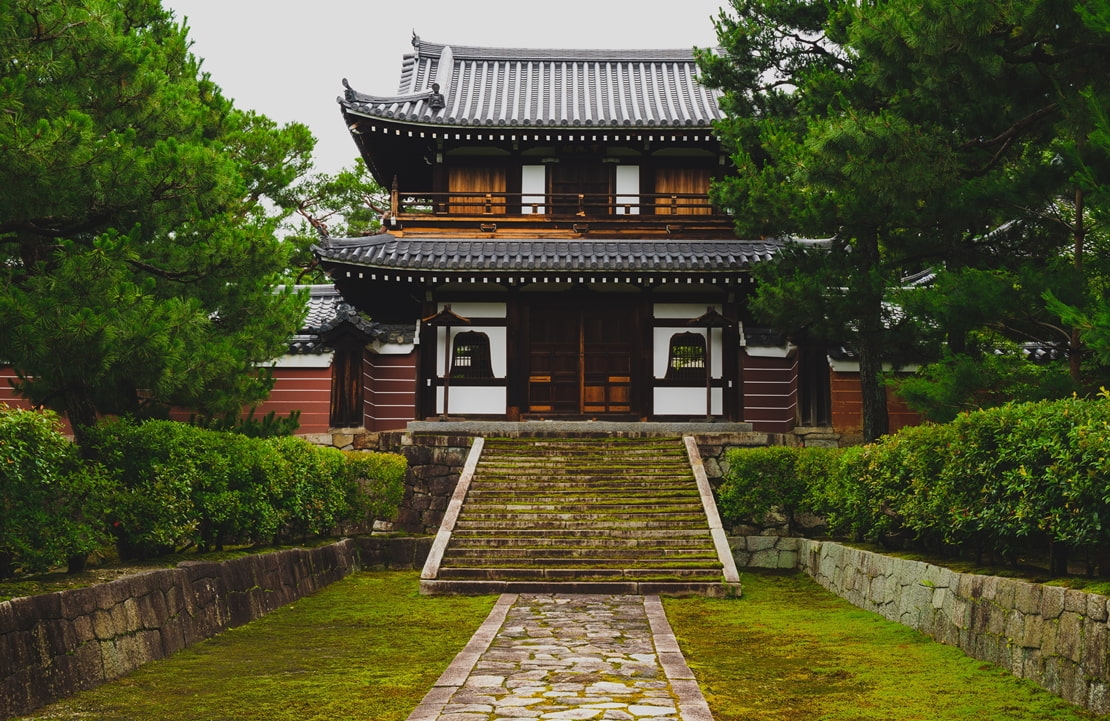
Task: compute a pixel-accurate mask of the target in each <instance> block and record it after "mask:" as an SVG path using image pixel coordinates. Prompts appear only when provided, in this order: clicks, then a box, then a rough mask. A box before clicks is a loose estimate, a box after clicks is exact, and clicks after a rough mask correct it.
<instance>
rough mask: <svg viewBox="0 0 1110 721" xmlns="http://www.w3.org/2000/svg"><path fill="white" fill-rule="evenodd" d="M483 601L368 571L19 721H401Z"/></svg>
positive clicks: (470, 628)
mask: <svg viewBox="0 0 1110 721" xmlns="http://www.w3.org/2000/svg"><path fill="white" fill-rule="evenodd" d="M495 600H496V597H494V596H476V597H466V596H435V597H430V596H421V595H420V593H419V573H418V572H415V571H413V572H408V571H406V572H398V571H376V572H375V571H367V572H362V573H357V574H353V575H351V576H349V577H347V578H346V579H343V580H341V581H338V582H336V583H334V584H332V585H330V586H328V587H327V588H325V589H323V590H322V591H320V592H318V593H316V594H314V595H312V596H309V597H306V598H303V599H301V600H299V601H297V602H295V603H292V604H290V605H288V606H284V607H282V608H280V609H277V610H276V611H274V612H272V613H270V614H269V615H267V616H265V617H263V618H262V619H260V620H258V621H254V622H253V623H250V624H247V625H246V626H241V627H239V628H236V629H232V630H230V631H226V632H224V633H221V634H220V635H218V636H216V637H214V638H212V639H209V640H207V641H204V642H202V643H199V644H196V645H195V646H192V647H190V648H187V649H185V650H183V651H180V652H179V653H177V654H175V655H174V656H173V657H172V658H169V659H166V660H163V661H158V662H155V663H151V664H148V665H146V666H144V667H142V668H140V669H138V670H137V671H135V672H133V673H131V674H130V675H128V676H126V677H124V678H122V679H120V680H118V681H114V682H112V683H109V684H105V685H104V686H101V687H99V688H97V689H93V690H91V691H86V692H84V693H80V694H77V695H75V696H72V697H70V698H67V699H64V700H62V701H59V702H57V703H55V704H52V705H50V706H46V707H43V708H41V709H39V710H38V711H37V712H36V713H34V714H32V715H31V716H27V717H25V718H27V719H97V721H136V720H137V719H150V720H157V721H197V720H198V719H201V720H203V721H347V720H351V721H353V720H355V719H358V720H360V721H364V720H366V719H374V720H375V721H393V720H394V719H395V720H397V721H403V719H405V718H406V717H407V716H408V714H409V713H411V712H412V710H413V709H414V708H415V707H416V705H417V704H419V703H420V700H421V699H422V698H424V695H425V694H426V693H427V692H428V690H429V689H430V688H431V687H432V684H433V683H435V680H436V679H437V678H439V675H440V674H441V673H442V672H443V670H444V669H445V668H447V665H448V664H449V663H450V662H451V660H452V659H453V658H454V657H455V655H456V654H457V653H458V652H459V651H461V650H462V648H463V647H464V646H465V645H466V642H467V641H468V640H470V637H471V636H472V635H473V633H474V631H475V630H477V628H478V626H479V625H481V623H482V621H483V620H484V619H485V617H486V616H487V615H488V614H489V611H490V609H491V608H492V607H493V603H494V601H495Z"/></svg>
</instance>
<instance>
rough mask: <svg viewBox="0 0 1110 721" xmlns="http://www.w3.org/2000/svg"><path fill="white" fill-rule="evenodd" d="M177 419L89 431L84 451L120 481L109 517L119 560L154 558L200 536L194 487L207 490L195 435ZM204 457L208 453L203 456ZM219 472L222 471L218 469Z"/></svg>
mask: <svg viewBox="0 0 1110 721" xmlns="http://www.w3.org/2000/svg"><path fill="white" fill-rule="evenodd" d="M200 430H201V429H197V428H193V427H191V426H188V425H186V424H184V423H175V422H173V421H159V420H151V421H146V422H144V423H139V422H136V421H133V420H129V419H122V418H121V419H113V420H108V421H104V422H102V423H99V424H98V425H96V426H95V427H93V428H90V429H88V430H87V436H88V438H87V440H86V443H85V452H86V453H87V454H90V455H91V457H92V458H94V459H96V460H97V461H98V462H99V463H100V464H101V465H103V466H104V468H106V469H107V472H108V474H109V476H110V477H111V479H112V480H113V481H114V482H115V484H116V489H117V490H116V492H115V493H114V494H113V496H112V497H111V498H110V499H109V500H108V513H107V516H108V517H107V520H108V523H109V524H110V530H111V532H112V534H113V535H114V536H115V538H116V547H117V548H118V550H119V555H120V558H122V559H132V558H152V557H156V556H160V555H164V554H166V553H171V552H173V551H175V550H177V549H179V548H183V547H186V546H188V545H190V544H192V543H195V542H196V540H197V535H198V531H199V528H200V519H199V514H198V512H197V508H196V504H195V501H194V493H193V492H194V486H199V487H201V488H203V481H202V480H201V477H202V473H203V471H202V468H201V467H200V465H201V463H204V462H205V461H206V460H207V459H204V460H201V461H200V463H198V456H197V455H196V448H195V446H196V444H195V442H194V441H195V439H196V436H195V435H194V434H195V433H196V432H199V431H200ZM202 455H203V454H202ZM217 472H218V471H217Z"/></svg>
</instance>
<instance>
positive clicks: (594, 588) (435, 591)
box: [420, 577, 740, 598]
mask: <svg viewBox="0 0 1110 721" xmlns="http://www.w3.org/2000/svg"><path fill="white" fill-rule="evenodd" d="M420 593H421V594H424V595H429V596H432V595H450V594H459V595H471V596H474V595H489V594H501V593H578V594H608V595H632V596H645V595H655V594H658V595H666V596H707V597H710V598H731V597H736V596H739V595H740V584H738V583H726V582H724V581H720V580H718V581H669V580H650V579H649V580H634V579H621V580H617V579H613V580H576V579H574V578H562V577H554V578H551V579H535V580H516V579H492V578H490V579H455V578H452V579H422V580H421V581H420Z"/></svg>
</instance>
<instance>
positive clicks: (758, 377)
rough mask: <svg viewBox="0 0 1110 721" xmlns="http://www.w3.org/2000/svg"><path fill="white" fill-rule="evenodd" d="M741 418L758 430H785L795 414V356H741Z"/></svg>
mask: <svg viewBox="0 0 1110 721" xmlns="http://www.w3.org/2000/svg"><path fill="white" fill-rule="evenodd" d="M743 362H744V371H743V376H744V420H745V421H746V422H748V423H751V424H752V430H753V431H756V432H757V433H788V432H790V431H791V430H793V429H794V426H795V425H796V422H797V416H798V362H797V359H796V358H795V357H790V358H765V357H762V356H749V355H747V354H745V355H744V358H743Z"/></svg>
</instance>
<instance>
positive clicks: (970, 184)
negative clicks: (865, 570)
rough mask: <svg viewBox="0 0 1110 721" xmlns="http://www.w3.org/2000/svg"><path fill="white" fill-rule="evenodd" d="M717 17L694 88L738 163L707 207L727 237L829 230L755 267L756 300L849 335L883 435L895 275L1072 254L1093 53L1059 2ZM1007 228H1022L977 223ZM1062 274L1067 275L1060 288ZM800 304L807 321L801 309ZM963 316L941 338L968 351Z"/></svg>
mask: <svg viewBox="0 0 1110 721" xmlns="http://www.w3.org/2000/svg"><path fill="white" fill-rule="evenodd" d="M731 10H732V13H733V14H729V13H728V12H722V14H721V15H720V17H719V19H718V21H717V30H718V36H719V38H720V41H721V46H722V48H723V52H722V53H720V54H717V53H710V52H703V53H701V55H700V60H701V67H702V71H703V74H704V78H705V81H706V82H707V83H708V84H710V85H713V86H716V87H719V88H721V89H722V90H724V92H725V100H724V105H725V109H726V111H727V112H728V113H729V117H728V119H727V120H726V121H725V122H723V123H721V124H720V126H719V128H718V130H719V132H720V134H721V136H722V137H723V138H724V139H725V141H726V142H727V143H729V144H731V146H732V148H733V151H734V153H733V157H734V161H735V164H736V168H737V173H736V174H735V175H734V176H732V177H729V178H727V179H726V180H725V181H724V182H722V183H720V184H718V185H717V186H716V189H715V193H716V197H717V200H718V201H719V202H721V204H722V205H725V206H726V207H731V208H732V209H734V211H735V213H736V217H737V227H738V231H739V232H741V233H743V234H746V235H779V236H795V237H796V236H803V237H804V236H810V237H827V238H831V239H832V242H831V243H829V244H828V247H827V248H821V249H813V248H812V247H805V248H796V249H793V250H792V251H791V252H788V253H785V254H784V255H783V256H782V259H781V261H780V262H778V263H774V264H770V265H769V266H767V267H766V268H762V269H760V270H759V271H758V272H757V280H758V281H759V284H758V285H757V293H756V297H755V299H754V302H753V309H754V311H755V312H756V313H757V315H759V316H760V317H762V318H765V319H767V320H768V321H769V322H770V323H772V324H773V325H775V326H776V327H778V328H780V329H781V330H784V331H787V332H792V333H800V332H801V331H806V332H808V333H810V334H813V333H816V334H817V335H818V337H819V338H822V339H824V340H829V341H832V340H839V341H846V342H847V343H848V345H849V347H850V348H851V349H852V350H853V351H854V352H855V353H856V355H857V357H858V359H859V362H860V374H861V381H862V384H863V410H864V436H865V438H867V439H869V440H870V439H874V438H876V437H878V436H879V435H881V434H883V433H885V432H886V428H887V424H886V411H885V393H884V392H883V390H882V377H883V368H882V363H883V361H884V360H895V359H897V356H898V352H899V351H901V350H902V348H903V344H902V343H901V339H902V338H904V337H905V333H904V331H905V328H904V325H905V324H904V322H898V319H899V318H900V317H901V318H903V319H904V318H905V316H898V315H897V314H895V315H893V316H892V314H891V312H890V309H891V305H892V304H893V303H894V302H895V301H896V300H898V296H900V295H901V294H902V291H903V280H902V279H903V278H904V277H905V276H906V274H907V273H912V272H915V271H920V270H923V269H926V268H933V269H935V271H936V272H937V273H941V272H944V271H945V270H947V269H957V270H958V269H963V268H977V269H983V270H990V269H995V268H1005V269H1016V272H1018V273H1020V272H1024V271H1022V270H1021V269H1022V268H1025V267H1043V266H1044V265H1045V264H1046V263H1048V262H1049V260H1050V259H1051V260H1052V261H1053V264H1055V261H1056V260H1057V259H1059V258H1060V257H1062V256H1063V255H1066V254H1068V253H1071V254H1072V256H1073V257H1074V258H1075V259H1076V260H1078V258H1079V256H1080V254H1081V250H1082V244H1083V232H1084V224H1083V222H1082V219H1083V217H1084V216H1083V209H1082V203H1083V200H1082V196H1076V195H1075V192H1074V190H1075V188H1074V187H1073V185H1074V183H1073V180H1072V179H1073V177H1074V174H1075V172H1076V168H1077V160H1078V159H1080V158H1082V157H1083V153H1084V151H1083V147H1084V144H1083V142H1082V138H1083V135H1084V133H1085V132H1087V129H1088V128H1089V126H1090V122H1089V111H1088V109H1087V108H1086V106H1085V104H1084V103H1083V102H1081V100H1082V96H1083V93H1084V89H1091V88H1096V87H1102V86H1105V85H1106V79H1105V73H1101V71H1099V70H1098V68H1099V67H1100V66H1101V65H1102V64H1103V61H1104V59H1105V55H1106V50H1107V48H1106V47H1105V45H1102V44H1100V42H1099V39H1098V37H1097V34H1096V33H1095V32H1094V31H1092V30H1091V29H1090V28H1089V27H1087V26H1086V25H1085V24H1084V23H1083V22H1082V19H1081V17H1080V14H1079V13H1078V12H1077V11H1076V9H1075V7H1074V6H1073V5H1072V4H1069V3H1060V2H1057V1H1056V0H1033V1H1031V2H1030V1H1025V2H1001V3H994V2H982V1H981V0H965V1H962V2H952V0H894V1H892V2H884V3H879V4H875V3H856V2H848V1H846V0H733V2H732V6H731ZM1096 92H1097V93H1099V94H1100V95H1101V93H1102V90H1101V89H1100V90H1097V91H1096ZM1073 197H1078V200H1076V201H1075V203H1074V204H1073V205H1072V206H1071V212H1072V214H1073V216H1074V217H1072V218H1071V219H1070V221H1068V219H1067V218H1064V217H1063V216H1062V215H1058V216H1057V217H1056V218H1055V220H1057V221H1059V220H1060V219H1061V218H1063V220H1064V221H1066V222H1063V223H1059V222H1056V223H1055V224H1054V223H1053V222H1052V220H1053V219H1051V218H1049V216H1050V215H1051V214H1052V213H1051V212H1050V209H1052V208H1059V207H1060V204H1059V201H1060V199H1061V198H1073ZM1015 222H1016V223H1018V225H1017V227H1020V228H1021V229H1023V232H1012V233H997V232H991V231H993V230H994V229H997V228H1000V227H1013V226H1010V225H1009V224H1011V223H1015ZM1061 228H1063V232H1061ZM1073 265H1074V267H1075V269H1076V272H1077V273H1079V274H1080V277H1082V266H1081V265H1080V264H1079V263H1075V264H1073ZM1060 275H1061V277H1064V275H1065V274H1060ZM807 281H808V282H807ZM814 281H816V282H814ZM1075 284H1076V275H1075V274H1072V275H1071V276H1070V277H1068V279H1067V286H1065V287H1074V286H1075ZM788 299H793V303H787V302H786V301H787V300H788ZM799 307H808V308H809V309H812V310H813V311H814V313H815V314H816V315H814V316H811V317H810V318H809V319H808V320H807V319H803V318H799V317H798V314H797V312H796V311H797V309H798V308H799ZM981 310H984V311H985V309H981ZM1012 310H1014V309H1013V308H993V309H990V312H992V313H1006V312H1008V311H1012ZM1039 310H1040V311H1041V312H1042V313H1043V311H1044V306H1043V303H1041V304H1040V308H1039ZM1018 314H1019V315H1022V316H1026V317H1029V316H1031V315H1033V314H1032V313H1031V312H1030V311H1029V310H1028V309H1018ZM949 317H951V315H950V316H949ZM992 320H994V319H992ZM1034 320H1036V321H1037V322H1039V323H1040V324H1041V325H1040V327H1042V328H1044V327H1047V325H1049V324H1050V323H1051V320H1052V319H1046V318H1044V317H1043V316H1042V317H1039V318H1035V319H1034ZM1056 320H1058V319H1056ZM938 322H942V321H941V320H938V319H937V318H927V319H925V322H923V323H922V324H921V325H919V326H918V331H919V332H918V333H917V335H918V337H919V338H920V339H921V340H922V341H928V340H930V339H935V338H936V332H935V330H936V329H935V326H936V324H937V323H938ZM929 323H932V325H933V326H934V327H933V328H930V327H929ZM1012 325H1015V327H1016V324H1012ZM966 326H967V324H956V326H953V327H950V328H944V329H943V330H944V331H945V332H947V331H952V332H950V333H947V335H948V336H949V337H947V338H946V339H945V340H947V341H948V342H949V343H954V344H955V345H956V346H957V347H959V346H961V345H965V341H964V339H963V338H962V337H960V336H959V334H961V333H962V334H966V333H968V332H971V331H972V330H973V329H972V328H970V327H966ZM1025 327H1028V325H1026V326H1025ZM933 353H934V354H938V355H939V348H934V349H933Z"/></svg>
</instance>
